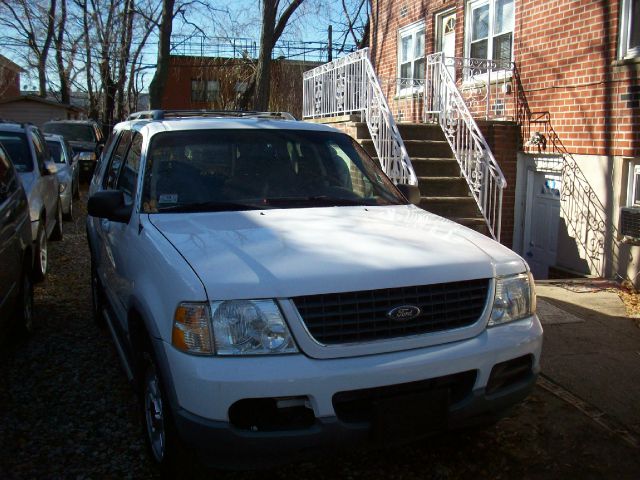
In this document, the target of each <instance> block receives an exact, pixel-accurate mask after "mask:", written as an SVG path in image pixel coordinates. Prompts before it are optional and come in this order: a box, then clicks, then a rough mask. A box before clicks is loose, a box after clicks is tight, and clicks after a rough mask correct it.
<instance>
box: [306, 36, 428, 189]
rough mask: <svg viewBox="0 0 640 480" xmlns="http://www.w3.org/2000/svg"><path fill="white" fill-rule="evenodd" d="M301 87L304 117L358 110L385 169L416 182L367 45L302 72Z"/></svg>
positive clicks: (399, 180)
mask: <svg viewBox="0 0 640 480" xmlns="http://www.w3.org/2000/svg"><path fill="white" fill-rule="evenodd" d="M303 90H304V93H303V106H302V115H303V117H304V118H318V117H327V116H338V115H349V114H360V115H361V118H362V120H363V121H364V122H366V124H367V127H368V129H369V133H370V135H371V139H372V140H373V145H374V148H375V150H376V154H377V155H378V158H379V160H380V164H381V165H382V169H383V170H384V171H385V173H386V174H387V175H388V176H389V177H390V178H391V179H392V180H393V181H394V182H395V183H408V184H411V185H417V183H418V178H417V177H416V174H415V172H414V170H413V166H412V165H411V159H410V158H409V155H408V154H407V149H406V148H405V146H404V142H403V141H402V137H401V136H400V132H399V131H398V127H397V125H396V123H395V121H394V119H393V115H392V114H391V110H390V108H389V105H388V104H387V100H386V98H385V96H384V95H383V93H382V89H381V87H380V83H379V81H378V77H377V76H376V74H375V71H374V70H373V66H372V65H371V61H370V60H369V49H368V48H365V49H362V50H358V51H356V52H353V53H351V54H349V55H347V56H345V57H342V58H339V59H337V60H334V61H333V62H330V63H326V64H324V65H320V66H319V67H317V68H314V69H313V70H309V71H308V72H305V73H304V77H303Z"/></svg>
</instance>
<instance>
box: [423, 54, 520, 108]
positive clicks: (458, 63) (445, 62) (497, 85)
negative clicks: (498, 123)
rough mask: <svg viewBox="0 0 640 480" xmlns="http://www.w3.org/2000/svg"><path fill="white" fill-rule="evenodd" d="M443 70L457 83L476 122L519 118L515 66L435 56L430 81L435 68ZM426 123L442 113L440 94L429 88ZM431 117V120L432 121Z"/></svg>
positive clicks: (429, 60)
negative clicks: (514, 76)
mask: <svg viewBox="0 0 640 480" xmlns="http://www.w3.org/2000/svg"><path fill="white" fill-rule="evenodd" d="M441 65H442V66H444V67H446V68H447V70H449V72H450V73H451V77H452V78H453V80H455V83H456V85H457V87H458V90H459V92H460V95H462V98H463V99H464V102H465V104H466V105H467V108H468V109H469V111H470V112H471V115H472V116H473V117H474V118H484V119H485V120H490V119H492V120H514V119H515V117H516V108H515V107H516V105H515V96H514V95H512V92H513V86H512V84H513V73H514V69H515V65H514V63H513V62H511V61H508V60H487V59H483V58H466V57H445V56H444V55H442V53H435V54H433V55H429V56H428V57H427V78H428V79H431V78H433V73H434V68H440V66H441ZM425 97H426V102H427V107H426V109H425V110H426V112H425V113H426V118H425V120H427V121H428V120H432V121H434V120H435V119H434V118H433V114H434V113H435V114H436V115H437V113H438V112H439V107H438V101H439V92H437V91H434V90H433V89H432V88H429V87H427V89H426V92H425ZM429 117H431V118H429Z"/></svg>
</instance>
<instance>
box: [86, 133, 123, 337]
mask: <svg viewBox="0 0 640 480" xmlns="http://www.w3.org/2000/svg"><path fill="white" fill-rule="evenodd" d="M132 139H133V133H132V132H131V131H129V130H125V131H124V132H122V133H121V134H120V135H119V138H117V139H116V141H117V145H116V147H115V149H114V150H113V153H112V154H111V157H110V158H109V159H108V164H107V169H106V171H105V174H104V178H103V181H102V185H101V188H102V189H104V190H114V189H116V188H117V182H118V177H119V175H120V169H121V168H122V165H123V163H124V161H125V159H126V157H127V152H128V151H129V147H130V146H131V140H132ZM93 221H94V222H95V223H94V227H95V229H96V232H97V234H98V237H99V241H98V243H99V252H98V255H99V256H100V259H99V262H98V275H99V277H100V282H101V283H102V286H103V289H104V293H105V295H106V296H107V299H108V300H109V305H110V306H111V308H112V309H113V313H115V315H116V317H118V318H120V317H121V316H122V315H126V311H124V312H123V308H122V305H121V302H120V300H119V299H118V293H117V292H118V291H119V290H120V288H119V287H118V285H116V284H115V283H114V282H116V281H117V275H116V268H117V266H116V258H115V256H114V245H115V244H116V243H117V241H118V240H119V239H120V238H121V232H122V227H123V225H124V224H119V223H118V222H112V221H110V220H108V219H106V218H94V220H93ZM116 248H117V245H116ZM119 333H120V332H119Z"/></svg>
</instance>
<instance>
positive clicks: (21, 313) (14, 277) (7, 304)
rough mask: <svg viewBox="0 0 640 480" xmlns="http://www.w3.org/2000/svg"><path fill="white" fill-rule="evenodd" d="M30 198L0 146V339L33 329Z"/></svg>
mask: <svg viewBox="0 0 640 480" xmlns="http://www.w3.org/2000/svg"><path fill="white" fill-rule="evenodd" d="M31 245H32V243H31V222H30V219H29V204H28V203H27V195H26V194H25V192H24V189H23V188H22V184H21V183H20V179H19V178H18V174H17V172H16V170H15V167H14V166H13V164H12V163H11V162H10V161H9V157H8V155H7V153H6V151H5V150H4V148H2V146H0V259H1V261H2V267H1V268H0V339H4V337H5V332H7V331H8V328H9V327H10V326H14V325H15V326H17V327H18V328H19V329H20V330H21V331H23V332H25V333H28V332H30V331H31V329H32V327H33V321H32V315H31V313H32V311H33V308H32V307H33V280H32V268H33V267H32V264H33V249H32V246H31Z"/></svg>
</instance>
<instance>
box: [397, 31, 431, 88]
mask: <svg viewBox="0 0 640 480" xmlns="http://www.w3.org/2000/svg"><path fill="white" fill-rule="evenodd" d="M425 73H426V72H425V45H424V23H423V22H419V23H414V24H413V25H409V26H407V27H404V28H402V29H400V31H399V32H398V78H399V80H398V91H399V93H400V94H405V93H412V92H413V91H414V88H417V87H419V86H420V85H422V84H424V81H425Z"/></svg>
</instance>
